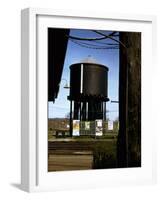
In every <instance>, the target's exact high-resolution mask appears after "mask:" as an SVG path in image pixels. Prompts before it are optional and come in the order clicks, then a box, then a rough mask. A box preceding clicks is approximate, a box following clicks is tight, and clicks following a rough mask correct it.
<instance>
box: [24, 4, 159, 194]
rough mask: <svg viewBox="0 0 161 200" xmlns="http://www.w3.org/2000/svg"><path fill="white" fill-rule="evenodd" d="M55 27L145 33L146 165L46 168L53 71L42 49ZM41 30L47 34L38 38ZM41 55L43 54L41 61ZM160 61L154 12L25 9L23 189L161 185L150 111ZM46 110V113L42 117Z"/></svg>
mask: <svg viewBox="0 0 161 200" xmlns="http://www.w3.org/2000/svg"><path fill="white" fill-rule="evenodd" d="M64 22H65V23H64ZM107 24H108V27H107ZM52 25H54V26H55V27H70V28H87V27H88V28H91V29H92V28H95V29H100V30H101V29H104V30H105V28H106V29H107V30H108V29H109V30H120V31H141V32H142V33H143V37H142V102H144V104H143V106H142V113H143V114H142V163H143V165H142V167H141V168H124V169H107V170H87V171H86V170H85V171H71V172H47V171H46V165H47V163H46V162H47V160H46V159H47V129H46V124H45V123H46V122H45V120H47V69H46V67H45V66H44V67H42V66H41V65H42V64H44V65H47V63H46V57H47V54H44V50H43V51H41V49H42V47H44V49H46V47H45V45H46V43H45V39H44V40H43V39H42V37H43V31H45V27H48V26H52ZM40 30H41V34H40V35H39V36H38V35H37V34H38V31H40ZM40 39H41V40H40ZM40 41H42V42H40ZM39 42H40V43H39ZM39 47H40V48H39ZM40 55H41V56H40ZM39 57H41V62H40V60H39ZM155 60H156V19H155V17H154V16H144V15H123V14H111V13H108V12H107V13H102V12H98V11H97V12H96V13H95V12H86V11H83V12H82V11H78V10H77V11H76V10H72V11H71V10H68V11H67V10H51V9H37V8H28V9H24V10H22V13H21V66H22V68H21V188H22V189H23V190H25V191H29V192H33V191H54V190H62V189H79V188H84V189H85V188H96V187H108V186H118V185H123V184H124V185H135V184H153V183H155V182H156V156H155V154H156V147H155V133H153V131H152V130H153V127H152V124H153V123H152V122H153V120H154V119H153V118H152V116H151V114H150V112H152V111H151V110H150V109H149V105H150V104H151V101H150V100H151V98H150V97H149V90H151V89H152V86H151V85H150V82H149V79H150V78H151V66H152V63H153V66H154V67H155ZM40 63H41V64H40ZM145 66H146V67H145ZM40 87H41V90H40ZM41 113H43V114H44V113H45V114H44V115H43V116H42V114H41ZM148 116H149V117H148ZM40 122H41V123H40ZM147 124H148V125H149V126H148V127H147V126H146V125H147ZM151 133H153V137H151ZM45 138H46V139H45Z"/></svg>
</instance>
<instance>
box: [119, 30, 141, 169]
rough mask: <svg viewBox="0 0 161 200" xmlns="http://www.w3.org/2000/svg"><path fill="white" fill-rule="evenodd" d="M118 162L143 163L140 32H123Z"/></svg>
mask: <svg viewBox="0 0 161 200" xmlns="http://www.w3.org/2000/svg"><path fill="white" fill-rule="evenodd" d="M120 41H121V42H122V43H124V44H125V46H126V48H125V47H123V46H122V45H120V75H119V76H120V77H119V78H120V83H119V115H120V116H119V121H120V130H119V136H118V166H119V167H139V166H141V33H134V32H133V33H132V32H121V33H120Z"/></svg>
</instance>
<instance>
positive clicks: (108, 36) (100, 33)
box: [93, 30, 126, 48]
mask: <svg viewBox="0 0 161 200" xmlns="http://www.w3.org/2000/svg"><path fill="white" fill-rule="evenodd" d="M93 32H95V33H97V34H99V35H102V36H104V37H107V38H110V39H111V40H114V41H115V42H118V43H119V44H121V45H122V46H123V47H125V48H126V46H125V45H124V44H123V43H122V42H121V41H120V40H117V39H115V38H113V37H111V35H110V34H109V35H106V34H104V33H102V32H99V31H95V30H93Z"/></svg>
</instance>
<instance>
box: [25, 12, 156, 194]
mask: <svg viewBox="0 0 161 200" xmlns="http://www.w3.org/2000/svg"><path fill="white" fill-rule="evenodd" d="M21 18H22V20H21V22H22V23H21V31H22V34H21V36H22V37H21V41H22V42H21V44H22V56H21V58H22V59H21V65H22V71H21V82H22V88H21V93H22V95H21V96H22V100H21V102H22V103H21V111H22V115H21V116H22V123H21V132H22V140H21V145H22V146H21V151H22V153H21V169H22V170H21V177H22V181H21V185H22V189H24V190H26V191H30V192H32V191H42V190H44V191H47V190H50V191H52V190H62V189H74V188H89V187H93V188H94V187H107V186H113V185H119V184H121V185H122V184H125V185H126V184H128V185H129V184H148V183H154V182H155V179H156V170H155V148H154V147H155V144H154V143H155V133H153V126H152V122H153V119H152V116H151V113H150V112H151V110H150V108H149V107H150V104H151V101H150V95H149V90H151V89H152V85H151V84H150V82H149V80H150V79H151V67H152V66H155V65H154V63H155V44H156V42H155V17H153V16H132V15H129V16H128V15H119V14H117V15H116V14H110V13H106V14H105V13H97V14H96V13H92V12H88V13H86V12H78V11H52V10H50V9H34V8H30V9H24V10H22V16H21Z"/></svg>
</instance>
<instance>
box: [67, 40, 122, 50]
mask: <svg viewBox="0 0 161 200" xmlns="http://www.w3.org/2000/svg"><path fill="white" fill-rule="evenodd" d="M70 40H71V41H72V42H73V43H75V44H77V45H79V46H81V47H85V48H89V49H104V50H106V49H118V48H119V47H118V46H110V47H108V46H100V45H94V44H88V43H84V42H78V41H75V40H73V39H70Z"/></svg>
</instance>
